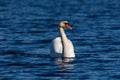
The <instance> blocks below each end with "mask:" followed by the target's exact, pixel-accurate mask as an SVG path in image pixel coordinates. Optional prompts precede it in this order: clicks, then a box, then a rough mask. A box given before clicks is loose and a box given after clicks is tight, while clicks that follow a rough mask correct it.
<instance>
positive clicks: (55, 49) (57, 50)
mask: <svg viewBox="0 0 120 80" xmlns="http://www.w3.org/2000/svg"><path fill="white" fill-rule="evenodd" d="M67 47H68V50H67V53H68V55H67V56H68V57H75V53H74V48H73V44H72V42H71V41H70V40H69V39H68V44H67ZM50 51H51V57H62V53H63V46H62V42H61V38H60V37H56V38H55V39H54V40H53V41H52V43H51V45H50Z"/></svg>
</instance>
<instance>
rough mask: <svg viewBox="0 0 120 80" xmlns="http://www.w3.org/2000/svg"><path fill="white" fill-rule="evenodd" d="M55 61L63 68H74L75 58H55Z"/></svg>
mask: <svg viewBox="0 0 120 80" xmlns="http://www.w3.org/2000/svg"><path fill="white" fill-rule="evenodd" d="M54 61H55V63H56V64H58V65H59V66H60V67H61V68H73V62H74V58H55V59H54Z"/></svg>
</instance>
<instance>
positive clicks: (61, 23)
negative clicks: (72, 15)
mask: <svg viewBox="0 0 120 80" xmlns="http://www.w3.org/2000/svg"><path fill="white" fill-rule="evenodd" d="M59 27H60V28H68V29H70V30H72V27H71V26H70V25H69V23H68V21H61V22H60V23H59Z"/></svg>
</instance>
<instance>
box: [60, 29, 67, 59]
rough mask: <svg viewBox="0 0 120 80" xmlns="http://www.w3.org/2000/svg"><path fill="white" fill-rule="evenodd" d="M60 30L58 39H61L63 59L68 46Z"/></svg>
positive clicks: (62, 30) (63, 33) (65, 37)
mask: <svg viewBox="0 0 120 80" xmlns="http://www.w3.org/2000/svg"><path fill="white" fill-rule="evenodd" d="M59 30H60V37H61V42H62V46H63V57H65V54H66V51H67V44H68V39H67V36H66V34H65V32H64V29H63V28H59Z"/></svg>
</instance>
